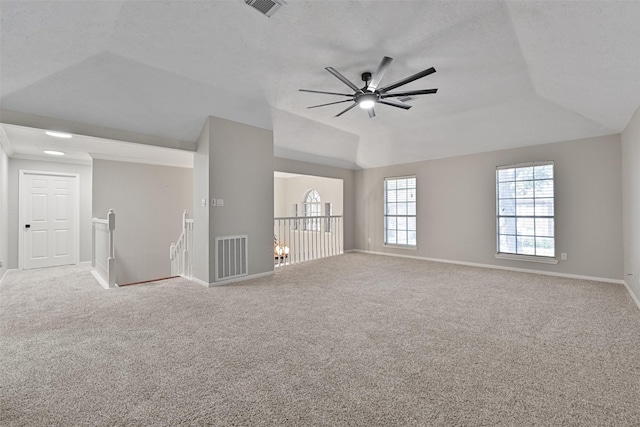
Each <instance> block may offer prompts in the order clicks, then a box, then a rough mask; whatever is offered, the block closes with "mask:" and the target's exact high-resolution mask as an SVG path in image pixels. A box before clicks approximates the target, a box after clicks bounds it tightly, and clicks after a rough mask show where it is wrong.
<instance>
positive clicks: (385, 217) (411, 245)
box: [382, 175, 418, 250]
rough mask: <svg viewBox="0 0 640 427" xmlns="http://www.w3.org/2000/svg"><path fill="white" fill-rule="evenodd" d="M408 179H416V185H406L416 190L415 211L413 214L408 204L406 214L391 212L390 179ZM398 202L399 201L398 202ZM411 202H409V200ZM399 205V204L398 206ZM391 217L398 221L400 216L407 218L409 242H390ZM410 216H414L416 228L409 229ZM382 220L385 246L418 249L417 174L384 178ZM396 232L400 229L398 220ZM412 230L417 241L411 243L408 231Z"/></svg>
mask: <svg viewBox="0 0 640 427" xmlns="http://www.w3.org/2000/svg"><path fill="white" fill-rule="evenodd" d="M408 179H413V180H414V181H415V187H413V188H411V187H406V188H408V189H413V190H414V196H415V200H414V201H413V203H414V204H415V211H414V213H413V214H410V213H409V209H408V206H407V212H406V214H404V215H399V214H398V213H395V214H389V213H388V212H387V210H388V203H389V202H388V201H387V196H388V193H389V189H388V182H390V181H400V180H408ZM396 203H397V202H396ZM407 203H409V202H407ZM396 207H397V206H396ZM390 217H395V218H396V221H397V219H398V218H399V217H402V218H405V221H406V223H407V227H406V231H407V243H397V239H396V242H395V243H393V242H391V243H390V242H388V240H387V238H388V230H387V224H388V218H390ZM409 218H413V223H414V224H415V225H414V230H409V227H410V221H409ZM382 221H383V246H384V247H390V248H396V249H411V250H416V249H418V178H417V176H416V175H404V176H393V177H386V178H384V183H383V215H382ZM395 230H396V232H397V231H398V227H397V222H396V228H395ZM410 231H413V232H415V243H409V235H408V233H409V232H410Z"/></svg>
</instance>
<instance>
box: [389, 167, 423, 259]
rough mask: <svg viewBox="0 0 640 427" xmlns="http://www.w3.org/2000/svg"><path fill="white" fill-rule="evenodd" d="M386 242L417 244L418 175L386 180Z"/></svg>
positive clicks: (405, 244) (412, 245) (407, 244)
mask: <svg viewBox="0 0 640 427" xmlns="http://www.w3.org/2000/svg"><path fill="white" fill-rule="evenodd" d="M384 243H385V245H398V246H409V247H415V246H416V177H415V176H407V177H400V178H385V180H384Z"/></svg>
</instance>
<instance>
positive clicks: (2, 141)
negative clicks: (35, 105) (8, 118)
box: [0, 124, 15, 157]
mask: <svg viewBox="0 0 640 427" xmlns="http://www.w3.org/2000/svg"><path fill="white" fill-rule="evenodd" d="M0 145H1V146H2V148H3V149H4V152H5V153H7V156H8V157H11V156H12V155H13V153H15V150H14V149H13V145H11V141H9V138H8V137H7V134H6V132H5V130H4V126H2V125H1V124H0Z"/></svg>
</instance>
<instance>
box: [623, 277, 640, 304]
mask: <svg viewBox="0 0 640 427" xmlns="http://www.w3.org/2000/svg"><path fill="white" fill-rule="evenodd" d="M622 283H624V287H625V288H627V292H629V295H631V299H632V300H633V302H635V303H636V306H637V307H638V310H640V300H638V297H636V295H635V294H634V293H633V291H632V290H631V286H629V284H628V283H627V281H626V280H623V281H622Z"/></svg>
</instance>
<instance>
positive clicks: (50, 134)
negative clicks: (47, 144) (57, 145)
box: [45, 130, 73, 138]
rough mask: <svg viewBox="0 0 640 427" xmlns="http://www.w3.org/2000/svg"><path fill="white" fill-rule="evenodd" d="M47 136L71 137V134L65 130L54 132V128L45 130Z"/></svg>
mask: <svg viewBox="0 0 640 427" xmlns="http://www.w3.org/2000/svg"><path fill="white" fill-rule="evenodd" d="M45 133H46V134H47V135H49V136H53V137H54V138H71V137H72V136H73V135H71V134H70V133H66V132H56V131H54V130H48V131H46V132H45Z"/></svg>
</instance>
